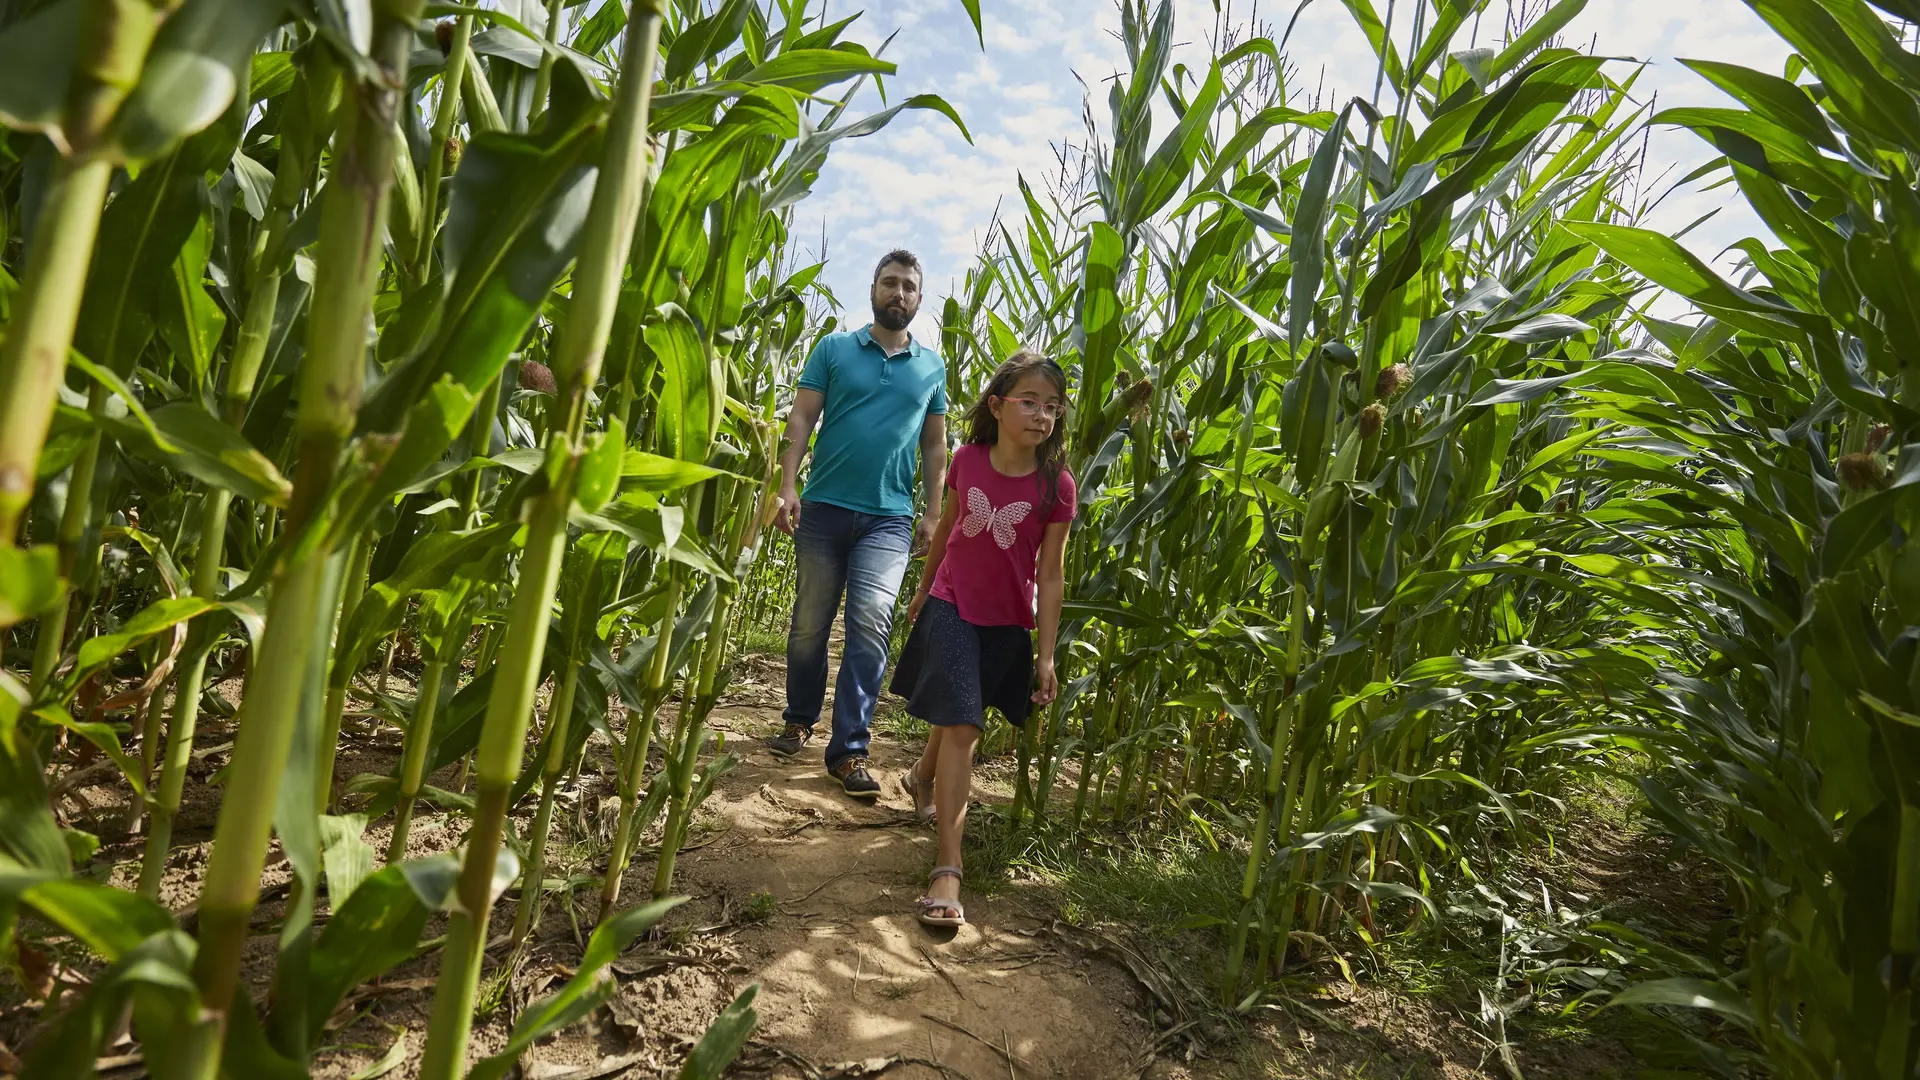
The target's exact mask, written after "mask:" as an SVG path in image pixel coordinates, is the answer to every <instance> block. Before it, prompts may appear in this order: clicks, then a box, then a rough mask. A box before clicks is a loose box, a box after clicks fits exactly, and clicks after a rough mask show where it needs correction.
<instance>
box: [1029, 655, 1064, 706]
mask: <svg viewBox="0 0 1920 1080" xmlns="http://www.w3.org/2000/svg"><path fill="white" fill-rule="evenodd" d="M1035 675H1036V676H1037V678H1038V681H1039V684H1040V688H1039V689H1037V690H1035V691H1034V692H1033V703H1034V704H1035V705H1046V704H1048V703H1050V702H1052V701H1053V699H1054V698H1057V697H1059V696H1060V676H1059V674H1057V673H1056V672H1055V671H1054V668H1053V661H1052V660H1042V661H1040V666H1039V670H1038V671H1037V672H1035Z"/></svg>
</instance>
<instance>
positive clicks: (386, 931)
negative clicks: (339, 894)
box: [307, 852, 460, 1038]
mask: <svg viewBox="0 0 1920 1080" xmlns="http://www.w3.org/2000/svg"><path fill="white" fill-rule="evenodd" d="M459 877H460V861H459V858H458V856H456V855H454V854H453V853H451V852H448V853H443V854H440V855H434V856H430V857H428V858H424V859H409V860H408V861H406V862H404V863H398V864H395V865H392V866H387V867H384V868H382V869H380V870H379V871H376V872H375V873H373V874H372V875H370V876H368V877H367V878H366V879H365V880H364V881H362V882H361V883H360V885H359V887H358V888H355V889H354V890H353V893H352V895H351V896H349V897H348V898H347V899H346V902H345V903H338V904H336V905H335V906H334V911H333V917H332V918H330V919H328V920H327V925H326V926H325V927H324V928H323V929H322V930H321V931H320V935H319V937H318V939H317V940H316V941H315V942H314V946H313V956H312V959H311V961H310V962H309V968H308V971H309V974H308V978H309V980H310V982H309V986H308V992H307V1002H308V1021H309V1029H308V1030H309V1036H310V1037H314V1038H317V1037H318V1036H319V1035H320V1032H321V1028H322V1025H324V1024H325V1022H326V1020H327V1018H328V1017H329V1016H331V1015H332V1014H333V1010H334V1008H335V1007H336V1006H337V1005H338V1004H339V1003H340V1001H341V1000H342V999H343V998H344V997H345V996H346V994H347V992H348V991H349V990H351V989H353V988H354V987H355V986H358V985H360V984H361V983H363V982H366V981H367V980H369V979H372V978H374V977H376V976H378V975H380V974H381V973H383V972H386V971H390V970H392V969H393V967H394V966H395V965H397V964H400V963H402V962H403V961H405V960H408V959H410V958H411V957H412V956H413V954H414V951H415V948H416V946H417V944H418V942H419V940H420V932H421V931H422V930H423V929H425V927H426V925H427V920H428V919H429V918H430V917H432V915H433V914H434V913H435V912H437V911H439V910H441V909H442V908H443V907H445V906H446V904H447V902H448V900H449V898H450V897H452V895H453V890H454V888H455V886H456V885H458V883H459Z"/></svg>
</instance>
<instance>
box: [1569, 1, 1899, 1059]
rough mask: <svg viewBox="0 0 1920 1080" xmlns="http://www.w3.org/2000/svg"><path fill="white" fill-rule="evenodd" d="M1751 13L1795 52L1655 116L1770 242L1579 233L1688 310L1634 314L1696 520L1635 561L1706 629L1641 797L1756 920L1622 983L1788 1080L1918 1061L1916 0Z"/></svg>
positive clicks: (1665, 438) (1658, 698) (1674, 494)
mask: <svg viewBox="0 0 1920 1080" xmlns="http://www.w3.org/2000/svg"><path fill="white" fill-rule="evenodd" d="M1749 6H1750V7H1751V8H1753V10H1754V11H1755V12H1756V13H1757V14H1758V15H1759V16H1760V17H1761V18H1762V19H1763V20H1765V22H1766V23H1767V25H1768V26H1770V27H1771V28H1772V29H1773V30H1774V31H1775V32H1776V33H1778V34H1779V35H1780V36H1781V37H1782V38H1784V39H1785V40H1786V41H1787V42H1788V43H1789V44H1791V45H1792V47H1793V50H1794V54H1793V56H1792V58H1791V59H1790V60H1789V61H1788V64H1787V67H1786V70H1785V71H1784V72H1783V73H1781V74H1778V75H1776V74H1771V73H1767V72H1761V71H1756V70H1752V69H1749V68H1744V67H1739V66H1736V65H1731V64H1723V63H1715V62H1708V61H1688V62H1687V63H1688V66H1689V67H1691V68H1693V69H1694V70H1695V71H1696V72H1698V73H1699V74H1700V75H1701V76H1702V77H1704V78H1705V79H1707V80H1708V81H1710V82H1712V83H1713V84H1714V85H1715V86H1716V87H1718V88H1719V89H1721V90H1723V91H1725V93H1726V94H1727V95H1728V96H1729V97H1730V98H1732V99H1733V101H1734V103H1735V104H1734V105H1733V106H1732V107H1725V108H1685V109H1671V110H1667V111H1665V112H1662V113H1660V114H1659V115H1657V116H1655V117H1654V118H1653V120H1654V122H1656V123H1663V124H1674V125H1679V126H1683V127H1686V128H1689V129H1691V130H1692V131H1694V132H1696V133H1697V134H1699V135H1700V136H1701V137H1702V138H1703V139H1705V140H1707V141H1708V142H1709V143H1711V144H1712V145H1713V146H1714V147H1715V148H1716V149H1718V150H1720V151H1721V153H1722V154H1723V155H1724V156H1723V157H1721V158H1720V159H1718V160H1717V161H1716V162H1715V163H1714V166H1715V169H1716V171H1717V172H1719V173H1720V174H1722V175H1724V176H1729V177H1730V178H1731V179H1732V180H1733V181H1734V182H1735V183H1736V184H1737V185H1738V189H1739V191H1740V193H1741V195H1742V196H1743V197H1744V198H1745V199H1746V201H1747V203H1748V204H1749V205H1750V206H1752V207H1753V209H1754V211H1755V212H1756V213H1757V214H1758V215H1759V217H1760V218H1761V220H1762V221H1764V222H1765V223H1766V224H1767V226H1768V227H1769V228H1770V229H1771V230H1772V231H1773V234H1774V236H1775V237H1776V238H1777V240H1778V242H1779V244H1780V246H1778V247H1773V246H1770V245H1769V244H1767V243H1763V242H1761V241H1759V240H1747V241H1744V242H1743V243H1741V244H1739V245H1737V247H1738V248H1739V251H1740V253H1741V264H1742V265H1741V270H1740V276H1739V283H1738V284H1736V283H1735V282H1732V281H1728V280H1727V279H1725V278H1724V277H1722V276H1720V275H1718V274H1716V273H1715V272H1714V271H1713V270H1712V269H1711V268H1709V267H1708V266H1706V265H1704V264H1703V263H1702V262H1701V261H1700V260H1699V259H1698V258H1696V257H1694V256H1692V255H1691V254H1689V253H1688V252H1687V251H1685V250H1684V249H1682V248H1680V247H1679V246H1678V245H1676V244H1674V243H1673V242H1672V241H1671V240H1670V239H1669V238H1667V237H1665V236H1662V235H1659V234H1656V233H1651V232H1644V231H1639V230H1633V229H1627V228H1619V227H1608V226H1604V225H1599V224H1596V225H1591V226H1569V227H1570V228H1575V229H1576V230H1577V231H1579V232H1580V234H1581V235H1583V236H1585V237H1587V238H1589V239H1590V240H1592V241H1593V242H1595V243H1598V244H1599V245H1601V246H1602V247H1603V248H1604V249H1605V250H1606V252H1607V253H1608V255H1609V256H1610V257H1611V258H1612V259H1614V260H1617V262H1618V264H1619V265H1620V266H1623V267H1627V268H1631V270H1632V271H1633V272H1636V273H1639V274H1643V275H1645V276H1646V278H1647V279H1648V280H1649V281H1651V282H1654V283H1657V284H1659V285H1662V286H1664V287H1666V288H1667V289H1670V290H1672V291H1673V292H1674V293H1677V294H1679V295H1681V296H1684V297H1685V298H1686V299H1687V300H1689V301H1691V302H1692V303H1693V304H1694V305H1696V306H1697V308H1698V310H1699V312H1700V313H1701V315H1702V318H1701V319H1700V320H1699V322H1698V324H1697V325H1682V324H1673V323H1662V322H1658V321H1654V320H1649V321H1648V328H1649V330H1650V332H1651V333H1652V334H1653V335H1654V337H1655V338H1656V339H1657V340H1658V342H1659V344H1660V346H1661V347H1662V349H1663V352H1664V354H1665V355H1668V356H1671V357H1672V359H1673V363H1674V367H1675V369H1676V370H1679V371H1684V372H1685V373H1686V375H1687V381H1686V382H1684V383H1682V382H1678V381H1675V382H1674V383H1673V390H1672V391H1670V392H1669V393H1666V394H1659V395H1654V397H1653V401H1652V402H1650V403H1649V405H1648V406H1647V407H1646V408H1645V409H1644V410H1643V412H1642V414H1641V415H1642V424H1643V426H1644V428H1645V430H1646V431H1647V432H1648V435H1649V437H1650V438H1651V439H1654V440H1658V441H1659V442H1660V443H1661V444H1663V449H1662V450H1661V452H1660V456H1659V457H1658V458H1656V459H1650V460H1648V461H1647V462H1646V463H1645V464H1644V466H1642V467H1644V468H1645V469H1646V472H1644V473H1642V474H1640V475H1639V476H1638V477H1636V478H1637V479H1640V481H1641V483H1642V485H1643V486H1644V488H1645V489H1646V490H1647V491H1649V493H1651V494H1653V495H1654V497H1655V498H1658V499H1660V500H1662V501H1664V502H1667V503H1669V504H1675V505H1679V504H1683V503H1684V504H1687V505H1690V506H1691V507H1693V508H1694V510H1693V513H1694V514H1695V515H1697V516H1698V517H1700V518H1701V519H1703V520H1701V521H1700V523H1699V526H1698V528H1697V529H1696V531H1693V532H1690V533H1687V534H1684V535H1672V536H1665V537H1659V538H1649V539H1650V540H1652V541H1654V543H1653V544H1652V545H1651V547H1650V550H1649V551H1648V552H1647V554H1646V557H1645V561H1646V562H1648V563H1657V564H1660V565H1661V566H1662V567H1663V569H1662V570H1661V571H1660V572H1661V573H1662V575H1663V576H1664V577H1666V578H1667V579H1669V580H1670V581H1671V580H1674V579H1677V583H1679V584H1682V585H1683V586H1684V591H1685V593H1686V594H1688V595H1687V600H1688V602H1689V603H1690V604H1691V605H1693V607H1694V610H1695V611H1696V612H1697V614H1696V618H1697V619H1699V620H1701V623H1700V625H1699V626H1697V627H1696V630H1697V633H1698V636H1697V638H1696V639H1695V640H1694V641H1692V642H1676V645H1680V644H1686V645H1690V646H1691V647H1690V648H1688V649H1687V650H1686V651H1685V652H1681V650H1680V649H1679V648H1676V649H1675V650H1674V651H1675V653H1676V654H1677V656H1684V657H1685V659H1686V661H1687V662H1685V663H1675V664H1673V665H1672V666H1671V667H1667V668H1665V669H1663V671H1662V673H1661V675H1662V677H1661V678H1660V679H1659V680H1658V681H1657V682H1656V683H1655V684H1654V685H1653V686H1652V687H1650V688H1649V689H1650V691H1651V692H1650V693H1649V694H1648V695H1647V697H1646V700H1645V704H1644V706H1643V707H1644V708H1646V709H1647V710H1648V711H1649V713H1650V714H1652V715H1654V716H1656V717H1658V718H1659V721H1660V722H1661V725H1662V728H1663V732H1664V734H1665V735H1666V736H1667V739H1666V740H1663V741H1662V743H1661V744H1660V745H1661V746H1662V749H1663V754H1662V759H1663V760H1664V761H1665V763H1666V766H1667V767H1666V768H1665V769H1664V770H1662V771H1661V772H1659V773H1658V774H1656V775H1654V776H1652V777H1650V778H1648V779H1647V780H1645V781H1643V783H1642V787H1643V790H1644V791H1645V793H1646V796H1647V799H1648V802H1649V804H1650V805H1651V806H1652V808H1653V812H1654V814H1655V815H1656V816H1657V817H1658V818H1659V819H1660V820H1661V821H1662V822H1663V823H1664V825H1665V826H1666V827H1667V828H1668V829H1669V830H1671V831H1672V832H1673V834H1674V835H1675V836H1676V837H1678V838H1680V839H1682V840H1683V841H1685V842H1686V843H1688V844H1689V845H1691V846H1692V847H1693V848H1695V849H1697V850H1698V851H1700V852H1701V853H1702V854H1703V855H1705V856H1706V857H1708V858H1711V859H1712V860H1714V862H1715V863H1716V864H1717V865H1718V866H1719V867H1720V868H1721V869H1722V870H1723V871H1724V872H1725V873H1726V875H1727V877H1728V879H1729V881H1730V882H1732V883H1733V886H1734V893H1735V896H1736V897H1737V903H1738V914H1739V918H1740V924H1741V934H1740V939H1741V940H1740V942H1739V946H1740V948H1739V950H1738V951H1737V953H1733V954H1732V955H1731V957H1721V956H1712V957H1680V958H1670V959H1668V960H1667V962H1666V963H1664V964H1661V965H1658V966H1660V967H1664V968H1666V969H1667V970H1668V972H1669V973H1670V974H1669V977H1667V978H1664V979H1658V980H1654V981H1650V982H1645V983H1642V984H1640V985H1637V986H1635V987H1633V988H1632V989H1631V990H1629V991H1627V992H1626V993H1624V994H1622V995H1621V996H1620V997H1619V998H1617V999H1616V1001H1618V1002H1621V1003H1638V1004H1642V1005H1659V1006H1668V1007H1676V1006H1677V1007H1691V1008H1696V1009H1705V1010H1711V1011H1712V1012H1714V1013H1716V1014H1717V1015H1718V1016H1719V1017H1720V1018H1721V1019H1723V1020H1724V1021H1725V1022H1728V1023H1730V1024H1732V1025H1734V1026H1737V1027H1738V1028H1740V1029H1743V1030H1744V1031H1745V1032H1746V1033H1747V1034H1748V1035H1749V1036H1750V1037H1751V1040H1752V1042H1751V1044H1750V1045H1752V1046H1754V1047H1757V1048H1758V1049H1759V1051H1760V1052H1761V1053H1762V1054H1763V1055H1764V1060H1765V1062H1766V1064H1767V1066H1768V1067H1770V1068H1771V1070H1772V1071H1774V1072H1776V1073H1778V1074H1779V1075H1783V1076H1802V1077H1810V1076H1833V1075H1838V1074H1840V1073H1845V1074H1847V1075H1849V1076H1882V1077H1894V1076H1905V1075H1908V1074H1910V1073H1911V1071H1912V1070H1913V1068H1914V1061H1915V1054H1916V1050H1917V1049H1920V1047H1916V1040H1915V1038H1914V1033H1915V1031H1916V1022H1920V1011H1916V1005H1915V996H1914V990H1913V980H1914V974H1915V963H1916V953H1920V787H1917V786H1916V781H1917V780H1920V773H1916V771H1915V764H1916V762H1920V741H1917V739H1920V732H1917V731H1916V730H1915V728H1916V724H1915V722H1914V714H1915V713H1916V711H1920V709H1916V703H1915V698H1914V696H1913V695H1914V688H1913V680H1912V679H1911V677H1910V674H1909V672H1910V669H1911V668H1912V667H1913V657H1912V656H1911V655H1910V652H1911V650H1910V649H1909V648H1908V647H1907V646H1906V645H1905V644H1903V643H1904V642H1907V641H1910V640H1912V638H1913V636H1914V635H1913V632H1912V627H1913V626H1914V624H1915V620H1916V618H1920V608H1916V606H1915V593H1914V592H1913V584H1912V583H1913V580H1914V579H1913V576H1912V574H1911V573H1910V572H1909V568H1910V567H1911V566H1913V565H1915V563H1914V557H1913V556H1914V548H1913V545H1912V543H1911V542H1910V540H1909V537H1910V536H1911V532H1910V529H1911V528H1912V527H1913V525H1914V524H1915V523H1914V521H1913V520H1912V518H1911V517H1910V514H1911V509H1910V503H1911V500H1910V499H1909V498H1908V497H1907V493H1908V492H1909V491H1910V490H1911V489H1910V488H1909V487H1908V486H1907V485H1908V483H1909V480H1908V477H1907V473H1908V472H1910V469H1909V465H1910V464H1911V461H1910V457H1911V455H1912V454H1913V450H1912V447H1911V444H1912V424H1913V420H1914V417H1915V415H1916V414H1915V413H1914V412H1913V406H1914V404H1915V400H1916V399H1915V396H1914V394H1915V383H1914V375H1913V369H1912V366H1911V364H1910V362H1909V358H1910V357H1911V356H1912V355H1913V354H1914V350H1915V348H1916V347H1920V322H1916V321H1915V315H1914V311H1915V309H1914V306H1913V302H1912V300H1913V297H1914V296H1915V295H1916V289H1920V263H1917V262H1916V261H1915V258H1914V250H1915V248H1914V244H1913V239H1912V234H1911V230H1912V228H1913V225H1914V223H1915V222H1916V220H1920V218H1917V217H1916V214H1920V201H1916V194H1915V170H1916V167H1920V56H1917V55H1916V53H1915V38H1914V24H1915V23H1916V22H1920V8H1915V7H1914V5H1912V4H1910V3H1904V2H1901V0H1880V2H1878V4H1877V7H1878V9H1879V10H1878V11H1876V10H1874V9H1873V8H1870V7H1869V6H1868V5H1867V4H1865V3H1845V2H1839V0H1831V2H1829V0H1821V2H1819V3H1797V4H1796V3H1781V2H1775V0H1751V2H1750V3H1749ZM1887 16H1891V17H1892V18H1893V19H1895V20H1899V21H1898V22H1895V23H1893V24H1891V25H1890V24H1889V23H1888V22H1887V21H1886V17H1887ZM1682 390H1684V391H1685V393H1684V394H1682V393H1680V391H1682ZM1636 471H1637V470H1636ZM1744 1056H1746V1055H1745V1054H1744V1053H1742V1052H1740V1051H1737V1050H1736V1052H1734V1053H1733V1054H1731V1055H1725V1056H1722V1057H1720V1058H1719V1059H1718V1060H1719V1061H1720V1062H1721V1063H1722V1068H1723V1069H1724V1068H1730V1067H1734V1066H1736V1065H1737V1064H1739V1063H1740V1062H1741V1059H1742V1058H1743V1057H1744ZM1709 1060H1714V1059H1712V1058H1710V1059H1709Z"/></svg>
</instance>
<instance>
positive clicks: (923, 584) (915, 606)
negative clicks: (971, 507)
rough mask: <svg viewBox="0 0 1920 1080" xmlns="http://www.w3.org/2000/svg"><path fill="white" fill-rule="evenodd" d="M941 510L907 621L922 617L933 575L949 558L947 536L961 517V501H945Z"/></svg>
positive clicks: (908, 608) (909, 607)
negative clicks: (943, 561) (942, 562)
mask: <svg viewBox="0 0 1920 1080" xmlns="http://www.w3.org/2000/svg"><path fill="white" fill-rule="evenodd" d="M944 502H945V505H943V506H942V507H941V508H940V524H938V525H935V526H934V527H933V541H932V542H931V543H929V544H928V545H927V565H926V566H924V567H922V568H921V570H920V584H919V586H918V587H917V588H915V589H914V590H913V600H912V601H910V602H909V603H908V604H907V621H908V622H912V621H913V620H915V619H917V618H919V617H920V609H921V608H922V607H923V606H925V605H926V602H927V594H928V593H929V592H931V591H933V575H934V573H935V572H936V571H938V570H939V569H940V560H941V559H944V558H946V557H947V534H949V533H951V532H953V523H954V521H955V520H956V519H958V518H959V516H960V500H959V499H947V500H944Z"/></svg>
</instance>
